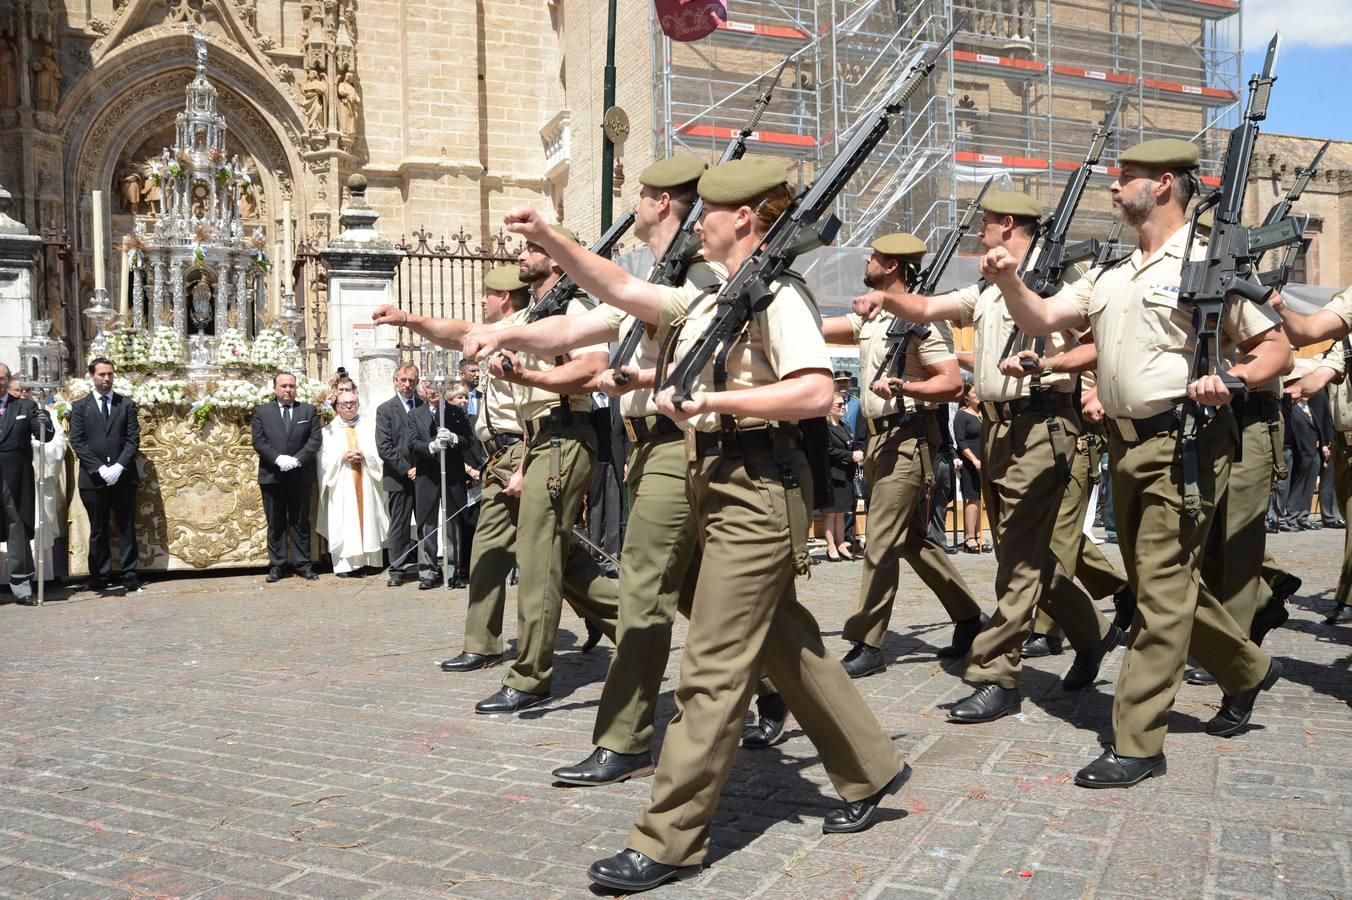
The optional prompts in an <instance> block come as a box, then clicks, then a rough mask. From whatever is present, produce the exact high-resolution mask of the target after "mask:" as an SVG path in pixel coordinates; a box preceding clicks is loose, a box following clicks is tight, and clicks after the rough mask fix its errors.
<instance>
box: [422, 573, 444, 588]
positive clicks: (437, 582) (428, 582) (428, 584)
mask: <svg viewBox="0 0 1352 900" xmlns="http://www.w3.org/2000/svg"><path fill="white" fill-rule="evenodd" d="M438 587H441V579H440V578H429V577H428V576H426V575H420V576H418V590H420V591H430V590H432V589H433V588H438Z"/></svg>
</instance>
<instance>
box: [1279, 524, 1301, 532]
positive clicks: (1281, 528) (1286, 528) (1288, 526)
mask: <svg viewBox="0 0 1352 900" xmlns="http://www.w3.org/2000/svg"><path fill="white" fill-rule="evenodd" d="M1277 530H1278V531H1288V532H1289V531H1298V530H1299V529H1298V528H1296V526H1294V525H1292V524H1291V523H1290V522H1282V523H1281V524H1280V525H1278V526H1277Z"/></svg>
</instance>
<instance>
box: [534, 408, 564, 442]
mask: <svg viewBox="0 0 1352 900" xmlns="http://www.w3.org/2000/svg"><path fill="white" fill-rule="evenodd" d="M572 424H573V410H572V407H569V406H553V407H550V409H549V412H547V413H545V414H544V415H543V416H537V417H536V418H534V419H532V420H531V421H529V422H527V423H526V438H527V439H528V440H535V436H536V435H537V434H557V433H558V432H560V431H562V430H563V429H565V428H567V427H568V426H569V425H572Z"/></svg>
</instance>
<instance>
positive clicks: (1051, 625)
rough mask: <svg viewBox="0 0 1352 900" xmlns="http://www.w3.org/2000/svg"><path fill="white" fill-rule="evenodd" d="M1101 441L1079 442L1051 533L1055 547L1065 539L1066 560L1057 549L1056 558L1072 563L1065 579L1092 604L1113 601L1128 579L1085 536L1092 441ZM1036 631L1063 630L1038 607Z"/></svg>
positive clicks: (1086, 439)
mask: <svg viewBox="0 0 1352 900" xmlns="http://www.w3.org/2000/svg"><path fill="white" fill-rule="evenodd" d="M1096 440H1100V438H1099V437H1098V436H1097V435H1094V434H1084V435H1081V436H1080V438H1079V440H1078V441H1077V442H1076V447H1075V456H1074V458H1072V459H1071V460H1070V481H1069V483H1067V484H1066V494H1065V496H1064V497H1062V498H1061V508H1060V509H1059V510H1058V511H1057V513H1056V528H1055V529H1054V530H1053V531H1052V541H1053V546H1054V547H1055V546H1056V544H1057V541H1058V538H1064V540H1065V543H1066V547H1065V548H1064V549H1065V556H1061V552H1060V548H1057V556H1058V558H1060V559H1062V560H1070V559H1073V560H1074V562H1073V563H1072V564H1071V565H1068V566H1066V575H1067V576H1069V577H1070V578H1074V579H1075V580H1076V581H1078V582H1080V584H1081V585H1082V586H1083V587H1084V589H1085V591H1086V593H1088V594H1089V596H1090V598H1091V599H1093V600H1102V599H1103V598H1104V597H1111V596H1113V595H1114V594H1116V593H1117V592H1118V591H1121V590H1123V589H1125V588H1126V586H1127V576H1125V575H1123V574H1122V573H1121V572H1119V571H1117V569H1116V568H1115V567H1114V566H1113V564H1112V563H1110V562H1108V558H1107V557H1106V556H1104V555H1103V551H1102V550H1100V549H1099V548H1098V545H1097V544H1095V543H1094V542H1093V541H1091V540H1090V539H1089V536H1088V535H1086V534H1085V533H1084V519H1085V514H1086V513H1088V512H1089V498H1090V497H1091V496H1093V493H1094V475H1095V472H1094V471H1093V466H1092V463H1093V460H1094V456H1095V454H1092V453H1091V452H1090V447H1089V443H1090V441H1096ZM1077 534H1078V535H1079V537H1078V540H1079V544H1080V546H1079V551H1078V552H1077V553H1074V554H1073V555H1072V552H1071V551H1072V549H1073V547H1072V546H1071V545H1073V543H1074V542H1075V540H1077V538H1076V535H1077ZM1033 630H1034V631H1036V632H1037V633H1038V634H1060V633H1061V628H1060V626H1059V625H1057V624H1056V622H1055V621H1053V620H1052V617H1051V616H1050V615H1049V614H1048V613H1047V610H1046V609H1044V608H1042V607H1038V611H1037V618H1036V619H1035V620H1034V622H1033Z"/></svg>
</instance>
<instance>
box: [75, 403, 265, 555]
mask: <svg viewBox="0 0 1352 900" xmlns="http://www.w3.org/2000/svg"><path fill="white" fill-rule="evenodd" d="M251 419H252V412H251V411H250V410H238V409H215V410H212V412H211V413H210V414H209V415H208V416H207V419H206V424H205V426H204V427H202V428H198V427H197V424H196V423H195V422H194V421H193V417H192V415H191V414H190V413H188V412H187V411H186V410H183V411H179V412H176V413H169V414H166V413H165V412H162V411H160V410H147V409H142V410H141V411H140V421H141V454H140V456H138V457H137V459H136V465H137V469H138V472H139V473H140V476H141V479H140V483H139V484H138V485H137V488H136V543H137V557H138V565H139V566H140V567H141V568H142V569H144V570H161V571H164V570H180V569H214V568H227V567H244V566H266V565H267V564H268V549H267V524H266V520H265V518H264V515H263V498H262V494H260V493H259V490H258V454H256V453H255V452H254V449H253V442H252V434H251V431H250V423H251ZM71 493H72V495H73V496H72V497H71V503H70V522H71V527H70V532H69V533H70V561H69V562H70V572H71V574H72V575H85V574H88V566H87V554H88V546H89V523H88V520H87V517H86V515H85V511H84V507H83V505H82V504H81V503H80V499H79V492H78V491H72V492H71Z"/></svg>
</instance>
